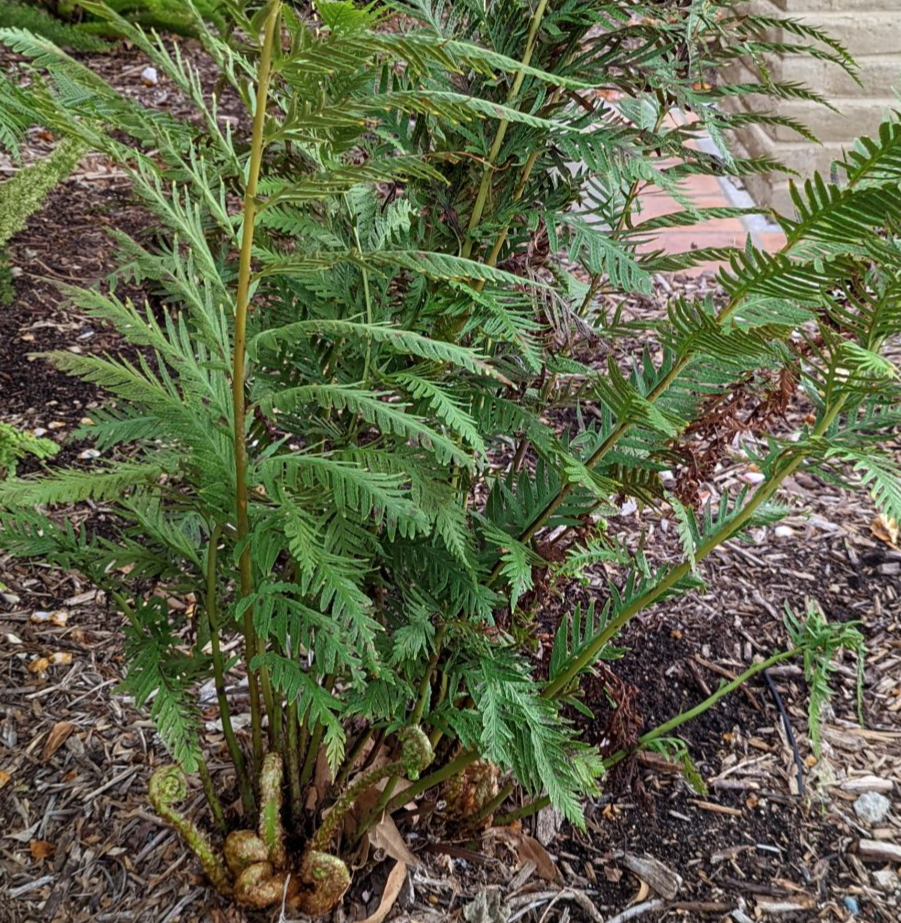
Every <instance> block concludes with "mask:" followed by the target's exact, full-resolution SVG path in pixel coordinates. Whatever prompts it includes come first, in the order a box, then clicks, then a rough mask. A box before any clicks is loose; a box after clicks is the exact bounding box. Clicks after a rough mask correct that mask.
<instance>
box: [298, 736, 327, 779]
mask: <svg viewBox="0 0 901 923" xmlns="http://www.w3.org/2000/svg"><path fill="white" fill-rule="evenodd" d="M324 733H325V728H324V727H323V725H322V722H321V721H317V722H316V725H315V727H314V728H313V733H312V734H311V735H310V745H309V746H308V747H307V755H306V757H305V759H304V761H303V768H302V769H301V770H300V784H301V785H302V786H305V785H307V784H308V783H309V781H310V779H312V778H313V770H314V769H315V768H316V757H317V756H318V755H319V748H320V747H321V746H322V735H323V734H324Z"/></svg>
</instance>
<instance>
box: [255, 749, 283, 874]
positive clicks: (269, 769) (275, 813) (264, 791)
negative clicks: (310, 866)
mask: <svg viewBox="0 0 901 923" xmlns="http://www.w3.org/2000/svg"><path fill="white" fill-rule="evenodd" d="M284 776H285V773H284V766H283V764H282V758H281V756H280V755H279V754H278V753H274V752H273V753H267V754H266V758H265V759H264V760H263V770H262V772H261V773H260V802H261V804H260V828H259V830H260V839H261V840H262V841H263V842H264V843H265V844H266V850H267V852H268V859H269V861H270V862H271V863H272V865H273V866H274V867H275V868H277V869H282V868H284V867H285V866H286V865H287V864H288V853H287V850H286V849H285V830H284V827H283V826H282V783H283V781H284Z"/></svg>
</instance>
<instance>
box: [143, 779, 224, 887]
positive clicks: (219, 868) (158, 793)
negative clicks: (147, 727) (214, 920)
mask: <svg viewBox="0 0 901 923" xmlns="http://www.w3.org/2000/svg"><path fill="white" fill-rule="evenodd" d="M187 794H188V786H187V781H186V779H185V774H184V773H183V772H182V771H181V769H179V767H178V766H160V768H159V769H157V770H156V771H155V772H154V773H153V775H152V776H151V777H150V783H149V785H148V788H147V795H148V797H149V799H150V803H151V805H153V809H154V811H156V813H157V814H159V816H160V817H161V818H162V819H163V820H165V821H166V822H167V823H168V824H171V826H172V827H174V828H175V829H176V830H177V831H178V833H179V835H180V836H181V837H182V839H183V840H184V841H185V843H186V844H187V846H188V848H189V849H190V850H191V852H193V853H194V855H195V856H197V859H198V861H199V862H200V865H201V866H202V868H203V870H204V872H206V875H207V877H208V878H209V879H210V882H211V884H212V885H213V887H214V888H215V889H216V890H217V891H218V892H219V893H220V894H223V895H225V896H226V897H228V896H229V895H230V894H231V893H232V883H231V877H230V875H229V874H228V870H227V869H226V868H225V866H224V865H223V863H222V860H221V859H220V858H219V857H218V856H217V855H216V853H215V851H214V850H213V847H212V845H211V843H210V841H209V840H208V839H207V837H206V836H205V835H204V834H203V833H202V832H201V831H200V830H199V829H198V828H197V826H196V825H195V824H193V823H192V822H191V821H189V820H188V819H187V818H186V817H185V816H184V815H183V814H180V813H179V812H178V811H176V810H175V805H177V804H178V803H179V802H181V801H184V799H185V797H186V796H187Z"/></svg>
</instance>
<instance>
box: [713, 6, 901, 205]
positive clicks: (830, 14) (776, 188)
mask: <svg viewBox="0 0 901 923" xmlns="http://www.w3.org/2000/svg"><path fill="white" fill-rule="evenodd" d="M748 6H749V8H751V9H752V10H754V11H755V12H758V13H762V14H766V15H769V16H780V15H788V16H791V17H793V18H795V19H800V20H802V21H804V22H805V23H808V24H809V25H812V26H816V27H817V28H820V29H822V30H824V31H825V32H828V33H829V34H830V35H831V36H833V37H834V38H836V39H838V41H840V42H842V44H844V45H845V47H846V48H847V49H848V50H849V51H850V52H851V55H852V56H853V57H854V58H855V60H856V61H857V63H858V65H859V66H860V72H859V76H860V80H861V82H862V84H863V85H862V86H858V85H857V84H856V83H855V82H854V81H853V80H852V79H851V78H850V77H849V76H848V75H847V74H845V73H844V72H843V71H842V70H841V69H840V68H838V67H836V66H835V65H833V64H829V63H827V62H824V61H818V60H816V59H813V58H810V57H807V56H801V55H786V56H784V57H780V58H777V59H774V60H771V61H770V66H771V68H772V73H773V77H774V79H776V80H784V81H797V82H801V83H804V84H806V85H808V86H809V87H811V88H812V89H814V90H817V91H818V92H819V93H822V94H823V95H824V96H826V97H827V98H828V99H829V101H830V102H831V103H832V105H833V106H834V107H835V108H836V110H837V112H832V111H830V110H828V109H824V108H822V107H821V106H819V105H817V104H816V103H810V102H806V101H804V100H774V101H773V100H771V101H769V102H768V103H767V105H768V107H769V108H772V109H773V110H774V111H776V112H778V113H779V114H781V115H789V116H793V117H794V118H797V119H799V120H800V121H802V122H804V123H805V124H806V125H807V126H808V127H809V128H811V129H812V130H813V133H814V134H815V135H816V136H817V137H818V138H819V139H820V141H821V144H813V143H811V142H809V141H805V140H804V139H802V138H799V136H798V135H797V134H796V133H794V132H793V131H791V130H789V129H787V128H781V127H777V128H762V127H759V126H754V125H752V126H748V127H747V128H746V129H744V130H742V131H741V132H739V133H738V134H737V136H736V141H737V142H738V148H739V152H740V153H744V154H747V155H749V156H755V157H759V156H765V155H769V156H773V157H776V158H778V159H779V160H781V161H782V162H783V163H785V164H786V165H787V166H789V167H791V168H793V169H795V170H797V171H798V172H799V173H800V174H801V176H802V177H806V176H809V175H810V174H811V173H812V172H813V171H814V170H819V171H821V172H823V173H826V174H827V175H828V172H829V166H830V164H831V163H832V161H833V160H835V159H836V158H837V157H838V156H840V155H841V153H842V151H843V150H845V149H847V148H848V147H849V146H850V145H851V144H852V143H853V141H854V139H855V138H856V137H857V136H858V135H861V134H868V133H872V132H874V131H875V130H876V128H877V126H878V125H879V122H880V121H881V119H882V116H883V115H884V113H885V112H886V111H887V110H889V109H901V101H899V99H898V98H897V96H895V90H897V89H899V87H901V0H750V2H749V4H748ZM779 32H780V33H782V34H781V36H780V35H774V37H775V38H781V39H782V40H784V41H787V42H793V43H795V44H799V43H802V42H804V40H803V39H799V38H797V37H795V36H792V35H789V34H787V33H785V32H784V31H783V30H779ZM748 78H749V75H748V73H747V72H745V73H744V74H742V73H741V71H740V69H736V72H735V73H733V74H732V75H731V79H735V80H743V79H744V80H747V79H748ZM761 99H762V97H759V96H758V97H751V98H750V100H742V101H740V102H739V103H738V104H739V105H747V106H751V105H754V104H755V103H756V104H757V105H758V106H759V105H760V103H761ZM745 184H746V185H747V187H748V190H749V192H750V193H751V195H752V196H753V197H754V198H755V200H756V201H757V202H759V203H760V204H767V205H773V206H775V207H776V208H777V209H779V210H780V211H788V212H789V213H791V210H792V205H791V200H790V199H789V196H788V180H787V179H786V178H785V177H784V176H780V175H778V174H765V175H762V176H755V177H747V178H746V179H745Z"/></svg>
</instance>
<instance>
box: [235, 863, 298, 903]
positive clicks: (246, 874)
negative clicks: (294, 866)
mask: <svg viewBox="0 0 901 923" xmlns="http://www.w3.org/2000/svg"><path fill="white" fill-rule="evenodd" d="M286 883H287V895H286V900H291V901H293V899H294V898H295V897H296V896H297V892H298V890H299V888H300V885H299V884H298V883H296V879H295V878H291V879H290V881H289V880H288V873H287V872H286V871H284V870H281V871H279V870H276V869H274V868H273V867H272V863H271V862H255V863H254V864H253V865H249V866H248V867H247V868H246V869H244V871H243V872H241V874H240V875H239V876H238V880H237V881H236V882H235V900H236V901H237V902H238V903H239V904H244V905H245V906H247V907H253V908H255V909H257V910H261V909H262V908H264V907H271V906H272V905H273V904H275V903H277V902H278V901H280V900H281V899H282V894H284V893H285V887H286Z"/></svg>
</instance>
